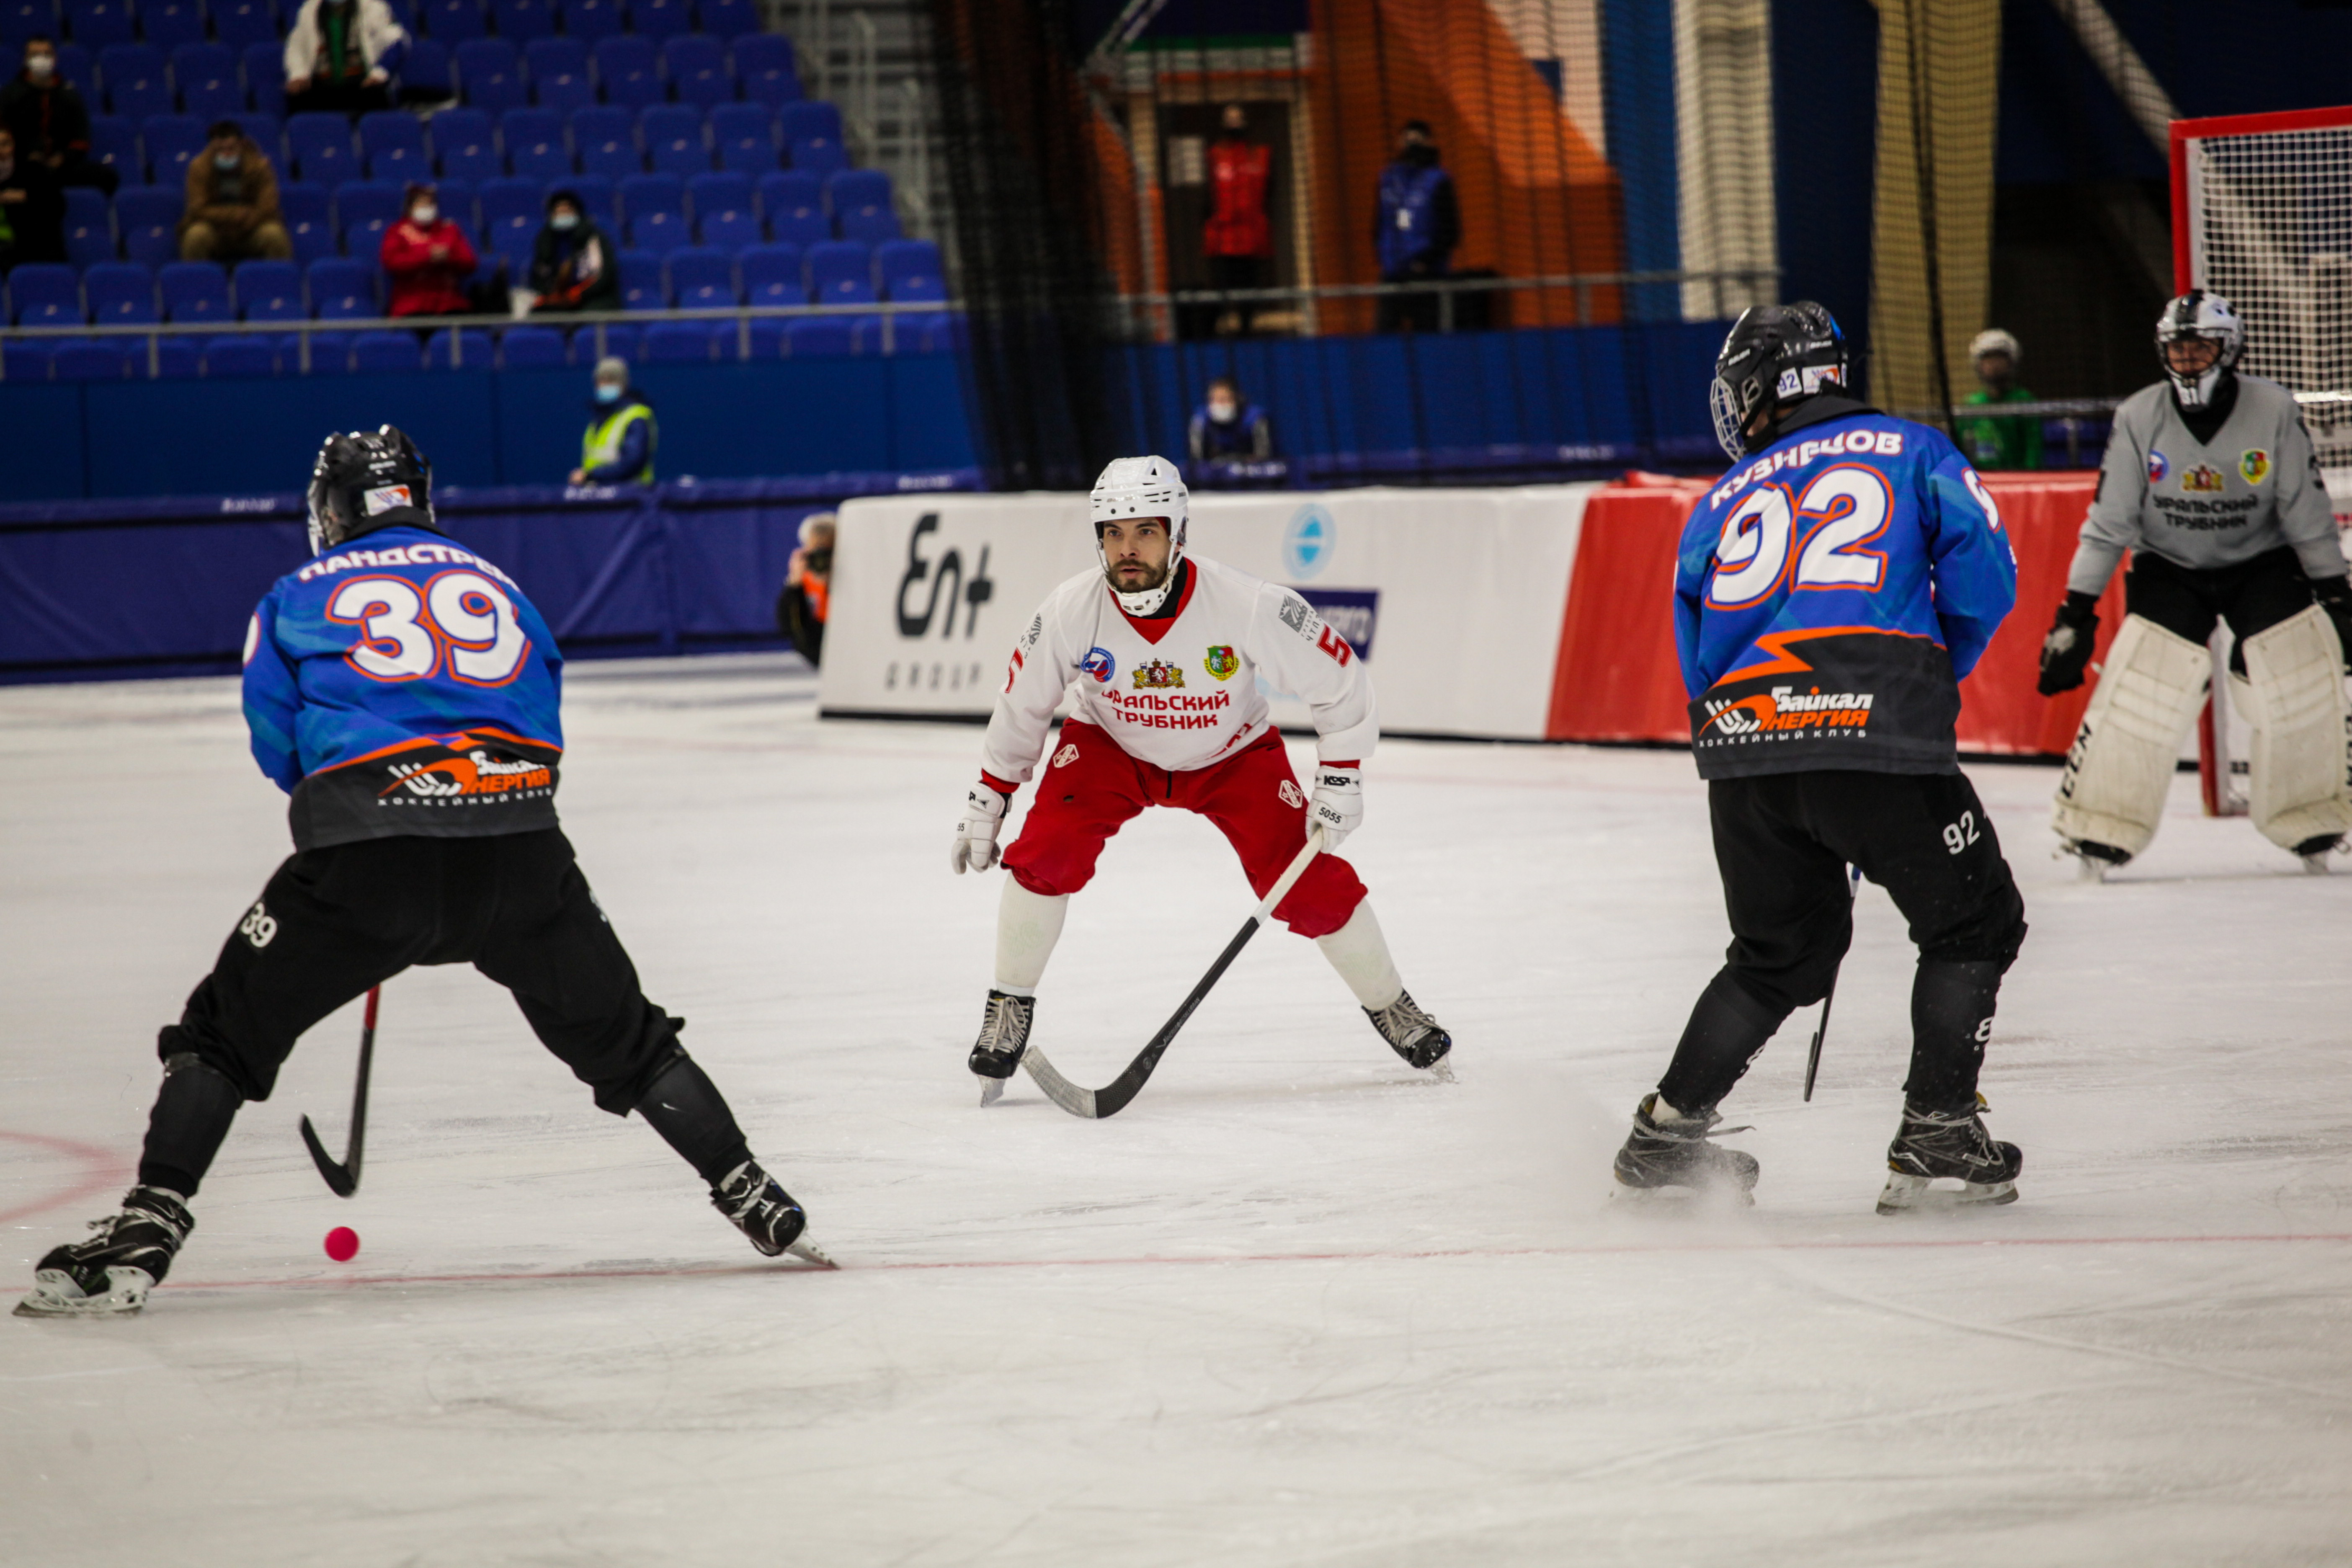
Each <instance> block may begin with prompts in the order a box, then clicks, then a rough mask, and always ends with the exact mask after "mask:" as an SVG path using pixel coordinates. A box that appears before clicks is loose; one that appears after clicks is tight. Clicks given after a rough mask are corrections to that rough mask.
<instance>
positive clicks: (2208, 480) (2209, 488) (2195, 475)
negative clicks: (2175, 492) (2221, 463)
mask: <svg viewBox="0 0 2352 1568" xmlns="http://www.w3.org/2000/svg"><path fill="white" fill-rule="evenodd" d="M2221 484H2222V481H2221V469H2219V468H2215V467H2213V466H2212V465H2211V464H2210V463H2200V464H2198V465H2197V466H2196V467H2195V468H2186V469H2183V470H2182V471H2181V475H2180V488H2181V489H2183V490H2184V491H2186V492H2187V493H2189V495H2193V496H2194V495H2211V494H2213V493H2214V492H2216V491H2218V490H2219V489H2221Z"/></svg>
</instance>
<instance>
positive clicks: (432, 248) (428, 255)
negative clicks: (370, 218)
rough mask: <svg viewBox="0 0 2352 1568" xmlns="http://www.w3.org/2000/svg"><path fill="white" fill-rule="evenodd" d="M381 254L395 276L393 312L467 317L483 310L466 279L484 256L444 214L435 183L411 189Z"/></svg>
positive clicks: (389, 275) (387, 271)
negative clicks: (472, 312) (475, 251)
mask: <svg viewBox="0 0 2352 1568" xmlns="http://www.w3.org/2000/svg"><path fill="white" fill-rule="evenodd" d="M378 258H379V259H380V260H381V261H382V262H383V270H384V276H385V277H387V278H389V279H392V304H391V308H390V310H389V311H388V312H387V313H388V314H390V315H394V316H462V315H464V314H466V313H467V312H468V311H470V310H476V309H477V308H478V302H477V299H476V296H475V295H474V294H471V293H468V292H467V289H466V283H465V280H466V278H467V275H468V274H470V273H471V272H472V271H473V270H474V267H475V264H476V262H477V261H478V258H477V257H476V256H475V255H474V247H473V245H472V244H471V243H470V242H469V241H468V240H467V238H466V231H465V230H464V229H461V228H459V227H458V226H457V224H456V223H455V222H454V221H453V220H451V219H450V218H448V217H447V216H444V215H443V213H442V211H441V202H440V199H439V197H438V195H436V193H435V191H434V189H433V187H432V186H431V185H423V184H411V185H410V186H409V187H408V191H407V194H406V196H405V197H404V200H403V202H402V205H401V217H400V221H399V222H398V223H396V224H394V225H393V226H391V227H390V228H387V229H385V230H384V231H383V249H382V250H381V251H379V252H378Z"/></svg>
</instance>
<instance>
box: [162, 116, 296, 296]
mask: <svg viewBox="0 0 2352 1568" xmlns="http://www.w3.org/2000/svg"><path fill="white" fill-rule="evenodd" d="M293 254H294V241H293V240H292V239H291V238H289V237H288V235H287V233H286V221H285V219H284V218H283V217H281V216H279V215H278V174H277V171H276V170H274V169H272V168H271V167H270V166H269V160H268V158H266V157H264V156H263V155H262V152H261V146H260V144H259V143H258V142H255V141H254V139H253V138H252V137H250V136H247V134H246V133H245V128H244V127H243V126H241V125H239V124H237V122H236V121H234V120H224V121H220V122H218V123H217V124H215V126H214V127H213V128H212V133H211V140H210V141H208V142H205V150H204V152H203V153H199V154H198V155H197V156H195V157H194V158H192V159H190V160H189V161H188V207H187V211H186V212H184V214H182V215H181V217H180V259H181V260H183V261H219V262H224V263H226V262H234V261H247V260H259V259H267V260H270V261H283V260H285V259H286V258H289V257H290V256H292V255H293Z"/></svg>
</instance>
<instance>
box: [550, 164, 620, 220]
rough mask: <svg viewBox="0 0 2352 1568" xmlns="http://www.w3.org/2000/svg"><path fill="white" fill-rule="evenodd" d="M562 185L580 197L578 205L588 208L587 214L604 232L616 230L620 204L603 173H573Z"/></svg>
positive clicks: (552, 187)
mask: <svg viewBox="0 0 2352 1568" xmlns="http://www.w3.org/2000/svg"><path fill="white" fill-rule="evenodd" d="M564 187H565V188H566V189H567V190H569V191H571V193H572V195H575V196H578V197H579V198H580V205H582V206H583V207H585V208H587V209H588V216H590V217H591V218H593V219H594V220H595V224H596V226H597V227H598V228H601V229H603V230H604V232H605V233H606V234H614V233H617V232H618V228H619V224H620V221H621V204H620V202H619V201H618V200H617V199H615V197H614V184H613V182H612V181H611V180H609V179H607V178H606V177H605V176H604V175H603V174H574V175H572V178H571V179H569V180H567V181H565V182H564ZM548 188H549V189H550V190H553V189H554V188H555V187H554V186H552V185H551V186H549V187H548Z"/></svg>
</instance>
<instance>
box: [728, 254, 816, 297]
mask: <svg viewBox="0 0 2352 1568" xmlns="http://www.w3.org/2000/svg"><path fill="white" fill-rule="evenodd" d="M736 259H737V261H739V262H740V263H741V265H742V268H743V302H744V303H745V304H747V305H805V304H807V303H808V285H807V282H806V281H805V276H806V267H805V264H804V262H803V258H802V255H801V247H799V246H797V245H754V246H752V247H750V248H748V249H746V250H745V251H743V252H742V254H741V255H740V256H738V257H737V258H736Z"/></svg>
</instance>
